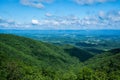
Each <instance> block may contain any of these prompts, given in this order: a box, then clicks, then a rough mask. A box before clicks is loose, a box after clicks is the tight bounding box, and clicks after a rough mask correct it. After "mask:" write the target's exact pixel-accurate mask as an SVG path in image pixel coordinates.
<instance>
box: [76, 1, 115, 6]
mask: <svg viewBox="0 0 120 80" xmlns="http://www.w3.org/2000/svg"><path fill="white" fill-rule="evenodd" d="M74 1H75V2H76V3H78V4H81V5H86V4H87V5H91V4H94V3H104V2H111V1H116V0H74Z"/></svg>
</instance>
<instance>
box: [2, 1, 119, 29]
mask: <svg viewBox="0 0 120 80" xmlns="http://www.w3.org/2000/svg"><path fill="white" fill-rule="evenodd" d="M0 29H77V30H78V29H120V0H0Z"/></svg>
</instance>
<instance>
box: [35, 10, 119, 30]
mask: <svg viewBox="0 0 120 80" xmlns="http://www.w3.org/2000/svg"><path fill="white" fill-rule="evenodd" d="M38 22H39V23H38ZM34 23H36V24H37V25H38V26H54V27H60V26H68V27H67V28H68V29H69V28H70V27H71V26H72V27H73V28H76V26H77V28H81V27H86V28H91V29H92V28H93V29H94V28H97V29H99V28H103V29H105V28H108V29H109V28H119V29H120V26H119V25H120V14H119V11H116V12H108V13H105V12H104V11H100V12H99V13H98V14H97V15H95V16H86V17H84V18H82V19H80V18H79V17H77V16H74V15H71V16H63V17H61V16H54V17H50V18H48V19H44V20H36V21H35V22H34Z"/></svg>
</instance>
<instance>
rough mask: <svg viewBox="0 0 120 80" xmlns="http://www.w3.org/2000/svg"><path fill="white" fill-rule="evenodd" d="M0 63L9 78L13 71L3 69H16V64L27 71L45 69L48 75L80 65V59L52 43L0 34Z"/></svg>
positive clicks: (45, 73)
mask: <svg viewBox="0 0 120 80" xmlns="http://www.w3.org/2000/svg"><path fill="white" fill-rule="evenodd" d="M0 65H1V69H0V70H1V71H0V72H1V74H2V72H6V77H8V78H9V76H8V74H10V72H11V71H9V70H8V71H2V70H4V69H5V70H7V67H10V68H13V69H14V65H15V66H16V67H17V68H18V70H20V71H22V70H23V71H25V70H24V69H25V68H26V69H28V68H29V67H30V68H31V69H33V70H34V69H36V68H37V69H38V71H39V70H40V71H42V70H43V74H42V72H41V74H42V75H46V76H48V75H52V74H54V73H55V72H59V71H60V72H63V71H61V69H62V70H64V71H67V70H68V69H69V68H70V67H72V66H76V65H79V60H78V59H76V58H75V57H71V56H70V55H68V54H67V53H65V52H64V50H62V49H61V48H59V47H56V46H54V45H51V44H47V43H43V42H40V41H35V40H32V39H29V38H25V37H19V36H15V35H8V34H0ZM34 67H35V68H34ZM20 68H21V69H22V70H21V69H20ZM46 70H48V73H47V71H46ZM56 70H57V71H56ZM44 71H46V72H44ZM51 71H53V73H52V74H51V73H50V72H51ZM28 72H29V69H28ZM7 73H8V74H7ZM21 73H24V72H21ZM25 73H26V72H25ZM35 73H37V72H35ZM14 74H15V73H14ZM31 74H32V75H33V73H31ZM59 76H60V75H59ZM49 77H50V76H49Z"/></svg>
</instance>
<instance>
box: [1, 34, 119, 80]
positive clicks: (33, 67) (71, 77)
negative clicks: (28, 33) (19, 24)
mask: <svg viewBox="0 0 120 80" xmlns="http://www.w3.org/2000/svg"><path fill="white" fill-rule="evenodd" d="M97 52H99V53H100V54H97ZM0 80H120V49H119V48H117V49H112V50H109V51H106V52H105V51H101V50H98V49H89V48H88V50H87V51H86V49H80V48H78V47H73V46H69V45H67V46H55V45H53V44H48V43H44V42H40V41H36V40H33V39H29V38H25V37H19V36H15V35H10V34H0Z"/></svg>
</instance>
